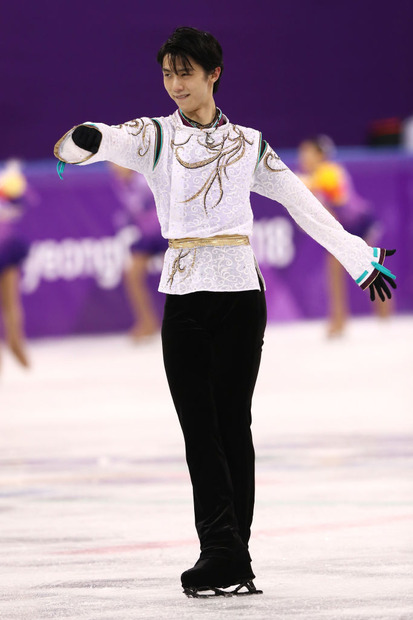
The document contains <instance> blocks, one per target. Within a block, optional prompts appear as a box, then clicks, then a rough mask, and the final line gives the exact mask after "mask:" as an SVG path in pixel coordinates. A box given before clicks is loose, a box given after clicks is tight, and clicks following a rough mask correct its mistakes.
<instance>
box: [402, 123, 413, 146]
mask: <svg viewBox="0 0 413 620" xmlns="http://www.w3.org/2000/svg"><path fill="white" fill-rule="evenodd" d="M402 143H403V146H404V148H405V149H406V150H407V151H410V152H413V116H409V117H408V118H406V119H405V120H404V122H403V126H402Z"/></svg>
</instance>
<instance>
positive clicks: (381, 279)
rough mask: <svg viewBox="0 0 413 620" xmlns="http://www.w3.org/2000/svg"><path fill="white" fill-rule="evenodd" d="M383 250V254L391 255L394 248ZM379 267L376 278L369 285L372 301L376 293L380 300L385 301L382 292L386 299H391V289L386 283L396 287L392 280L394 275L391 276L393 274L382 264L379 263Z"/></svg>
mask: <svg viewBox="0 0 413 620" xmlns="http://www.w3.org/2000/svg"><path fill="white" fill-rule="evenodd" d="M384 252H385V256H393V254H394V253H395V252H396V250H384ZM380 267H381V269H377V271H378V272H379V273H378V276H377V278H376V279H375V280H374V282H373V283H372V284H370V286H369V290H370V299H371V301H374V300H375V299H376V293H377V294H378V296H379V297H380V299H381V300H382V301H385V296H384V294H386V296H387V298H388V299H391V291H390V289H389V287H388V286H387V283H388V284H390V286H392V287H393V288H397V284H396V282H395V281H394V279H395V276H393V274H391V272H390V271H389V270H388V269H386V268H385V267H383V266H382V265H380ZM388 274H391V275H388Z"/></svg>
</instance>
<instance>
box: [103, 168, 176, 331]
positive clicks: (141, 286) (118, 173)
mask: <svg viewBox="0 0 413 620" xmlns="http://www.w3.org/2000/svg"><path fill="white" fill-rule="evenodd" d="M109 166H110V169H111V172H112V175H113V180H114V189H115V192H116V194H117V196H118V198H119V200H120V202H121V204H122V205H123V206H124V216H125V217H124V222H123V223H124V225H126V224H129V225H130V224H133V225H135V226H136V227H137V229H138V231H139V234H140V237H139V239H138V240H137V241H136V242H135V243H133V244H132V246H131V257H130V260H129V261H128V263H127V264H126V265H125V272H124V282H125V287H126V292H127V294H128V298H129V301H130V304H131V308H132V311H133V313H134V317H135V324H134V326H133V327H132V330H131V332H130V333H131V336H132V338H133V339H134V340H136V341H139V340H140V339H141V338H143V337H145V336H150V335H152V334H154V333H156V332H157V331H158V330H159V321H158V317H157V314H156V310H155V308H154V304H153V301H152V297H151V293H150V291H149V289H148V286H147V274H148V263H149V260H150V259H151V257H152V256H154V255H156V254H159V253H161V252H162V253H164V252H165V250H166V248H167V242H166V240H165V239H163V237H162V236H161V230H160V226H159V221H158V218H157V215H156V207H155V201H154V199H153V194H152V192H151V190H150V189H149V187H148V184H147V182H146V180H145V178H144V176H143V175H141V174H139V173H138V172H134V171H133V170H129V169H128V168H122V167H121V166H117V165H116V164H112V163H110V164H109Z"/></svg>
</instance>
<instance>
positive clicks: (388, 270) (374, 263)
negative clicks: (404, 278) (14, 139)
mask: <svg viewBox="0 0 413 620" xmlns="http://www.w3.org/2000/svg"><path fill="white" fill-rule="evenodd" d="M371 264H372V265H373V267H374V268H375V269H377V270H378V271H381V273H384V275H386V276H389V278H392V279H393V280H395V279H396V276H395V275H394V274H392V272H391V271H390V269H387V268H386V267H384V266H383V265H380V264H379V263H376V262H375V261H372V263H371Z"/></svg>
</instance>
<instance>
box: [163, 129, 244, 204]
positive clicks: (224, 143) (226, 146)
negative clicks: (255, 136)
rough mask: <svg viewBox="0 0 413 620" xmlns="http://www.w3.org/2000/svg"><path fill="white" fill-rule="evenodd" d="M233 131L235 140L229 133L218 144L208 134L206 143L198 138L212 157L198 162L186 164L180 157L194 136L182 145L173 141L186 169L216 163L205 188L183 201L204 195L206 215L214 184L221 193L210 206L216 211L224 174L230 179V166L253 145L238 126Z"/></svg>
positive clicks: (178, 158) (172, 143)
mask: <svg viewBox="0 0 413 620" xmlns="http://www.w3.org/2000/svg"><path fill="white" fill-rule="evenodd" d="M232 129H233V131H234V133H235V134H236V135H235V137H234V138H231V137H230V135H229V132H227V133H226V134H224V136H223V137H222V140H221V141H220V142H217V143H216V144H215V143H214V142H212V141H208V137H209V138H210V136H209V134H207V137H206V140H205V143H204V142H201V139H200V138H198V140H197V141H198V144H199V145H200V146H202V147H204V148H205V149H206V150H207V152H208V154H210V157H207V158H206V159H203V160H202V161H198V162H186V161H184V160H183V159H182V158H181V155H180V150H181V149H182V147H183V146H184V145H185V144H187V143H188V142H189V140H190V139H191V138H192V137H193V135H191V136H189V138H188V139H187V140H186V141H185V142H183V143H182V144H177V143H175V142H173V141H172V140H171V147H172V148H174V147H175V149H174V152H175V157H176V159H177V160H178V162H179V163H180V164H181V166H184V168H188V169H190V170H195V169H197V168H203V167H204V166H208V165H209V164H212V163H214V162H216V164H215V166H214V168H213V170H212V171H211V173H210V175H209V177H208V178H207V180H206V181H205V183H204V184H203V186H202V187H201V188H200V189H199V190H198V191H197V192H196V193H195V194H194V195H193V196H191V197H190V198H187V199H186V200H183V201H182V202H183V203H186V202H191V201H192V200H195V198H198V196H200V195H201V194H203V195H204V196H203V204H204V210H205V213H207V212H208V207H207V199H208V194H209V192H210V191H211V189H212V188H213V187H214V184H218V190H219V192H218V198H217V199H216V200H215V203H214V204H213V205H211V206H210V208H211V209H214V208H215V207H216V206H217V205H219V203H220V202H221V200H222V197H223V195H224V190H223V187H222V176H223V174H225V176H226V178H227V179H228V172H227V168H228V166H232V165H233V164H236V163H237V162H238V161H239V160H240V159H241V158H242V157H243V156H244V155H245V149H246V144H249V145H252V144H253V142H252V141H249V140H248V139H247V138H246V137H245V136H244V134H243V132H242V131H241V129H239V128H238V127H237V126H236V125H232Z"/></svg>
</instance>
